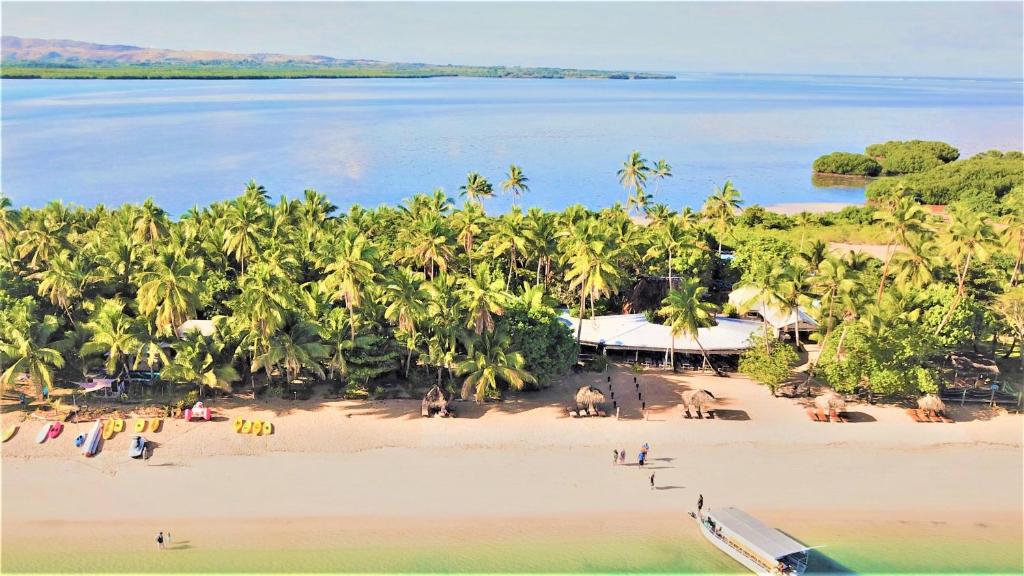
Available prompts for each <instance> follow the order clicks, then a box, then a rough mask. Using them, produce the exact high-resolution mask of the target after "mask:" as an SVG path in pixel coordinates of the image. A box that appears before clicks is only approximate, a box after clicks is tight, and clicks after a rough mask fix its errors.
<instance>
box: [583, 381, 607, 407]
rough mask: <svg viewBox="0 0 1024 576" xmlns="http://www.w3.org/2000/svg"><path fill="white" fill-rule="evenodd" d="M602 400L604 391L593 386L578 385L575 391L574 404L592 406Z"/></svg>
mask: <svg viewBox="0 0 1024 576" xmlns="http://www.w3.org/2000/svg"><path fill="white" fill-rule="evenodd" d="M602 402H604V393H603V392H601V391H600V390H598V389H597V388H594V387H593V386H580V389H579V390H577V391H576V405H577V406H586V407H588V408H592V407H593V406H594V405H595V404H601V403H602Z"/></svg>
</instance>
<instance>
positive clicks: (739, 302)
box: [729, 286, 818, 330]
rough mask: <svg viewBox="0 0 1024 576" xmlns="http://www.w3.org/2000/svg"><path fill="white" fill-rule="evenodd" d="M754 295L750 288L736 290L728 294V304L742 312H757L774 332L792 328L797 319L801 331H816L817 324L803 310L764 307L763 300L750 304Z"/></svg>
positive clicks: (754, 291) (755, 292)
mask: <svg viewBox="0 0 1024 576" xmlns="http://www.w3.org/2000/svg"><path fill="white" fill-rule="evenodd" d="M756 294H757V289H756V288H753V287H751V286H744V287H742V288H737V289H736V290H733V291H732V292H731V293H730V294H729V304H732V305H733V306H735V307H737V308H739V309H740V310H742V311H750V312H757V313H758V314H760V315H761V317H762V318H764V319H765V320H767V321H768V323H769V324H771V325H772V327H773V328H775V329H776V330H782V329H786V328H789V327H790V326H793V325H794V324H796V323H797V319H799V322H800V326H799V328H800V329H801V330H817V328H818V322H817V321H815V320H814V318H811V317H810V315H808V314H807V313H806V312H804V309H803V308H800V307H798V308H797V309H796V310H795V311H794V310H792V309H791V308H779V307H775V306H765V305H764V299H760V300H757V301H755V302H751V300H753V299H754V296H755V295H756Z"/></svg>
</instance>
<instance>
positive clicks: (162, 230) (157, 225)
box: [134, 198, 168, 245]
mask: <svg viewBox="0 0 1024 576" xmlns="http://www.w3.org/2000/svg"><path fill="white" fill-rule="evenodd" d="M167 228H168V222H167V213H166V212H164V211H163V209H162V208H160V207H158V206H157V205H156V204H155V203H154V202H153V199H152V198H146V201H145V202H143V203H142V206H140V207H139V210H138V212H137V214H136V215H135V222H134V235H135V239H136V240H138V241H139V242H141V243H144V244H150V245H152V244H155V243H157V242H159V241H160V240H161V239H162V238H164V237H165V236H166V235H167Z"/></svg>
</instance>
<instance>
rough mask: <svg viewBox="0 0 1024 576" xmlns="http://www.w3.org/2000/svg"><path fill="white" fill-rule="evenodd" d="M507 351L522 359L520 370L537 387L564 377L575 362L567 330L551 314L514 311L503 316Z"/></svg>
mask: <svg viewBox="0 0 1024 576" xmlns="http://www.w3.org/2000/svg"><path fill="white" fill-rule="evenodd" d="M505 323H506V324H507V326H508V333H509V347H510V348H511V349H512V350H518V351H519V353H520V354H522V355H523V361H524V363H523V369H524V370H526V371H527V372H529V373H530V374H532V375H533V376H534V377H535V378H536V379H537V382H536V384H537V385H538V386H548V385H550V384H551V381H552V380H553V379H554V378H556V377H558V376H562V375H563V374H566V373H567V372H568V371H569V369H570V368H571V367H572V365H573V363H575V361H576V342H575V341H574V339H573V335H572V333H570V332H569V328H568V326H566V325H565V324H563V323H562V322H561V321H560V320H559V319H558V318H557V317H556V316H555V314H554V312H551V311H545V310H525V309H523V308H522V307H513V308H511V309H509V310H508V312H507V313H506V315H505Z"/></svg>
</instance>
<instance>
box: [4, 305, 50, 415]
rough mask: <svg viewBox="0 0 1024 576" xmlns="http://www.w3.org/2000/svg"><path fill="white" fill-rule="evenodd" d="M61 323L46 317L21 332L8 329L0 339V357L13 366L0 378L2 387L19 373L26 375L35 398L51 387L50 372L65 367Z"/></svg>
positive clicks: (11, 381)
mask: <svg viewBox="0 0 1024 576" xmlns="http://www.w3.org/2000/svg"><path fill="white" fill-rule="evenodd" d="M58 330H60V322H58V321H57V318H56V317H55V316H50V315H47V316H45V317H43V321H42V322H32V323H30V324H29V325H28V326H27V327H26V329H24V330H18V329H15V330H11V331H10V332H9V333H8V334H6V335H5V338H4V339H0V357H3V358H6V359H8V361H12V362H13V363H12V364H11V365H10V366H8V367H7V369H6V370H5V371H4V372H3V375H0V382H2V384H3V386H4V387H10V386H13V385H14V383H15V382H16V381H17V378H18V375H19V374H28V377H29V379H30V380H31V381H32V385H33V386H34V387H35V390H36V396H37V397H38V398H40V399H42V398H43V397H44V396H45V395H46V394H47V393H48V391H49V390H50V388H52V387H53V371H54V370H55V369H60V368H63V367H64V356H63V355H62V353H63V352H64V350H63V346H62V344H61V342H60V341H59V340H56V337H58V336H59V335H60V333H59V332H58Z"/></svg>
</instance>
